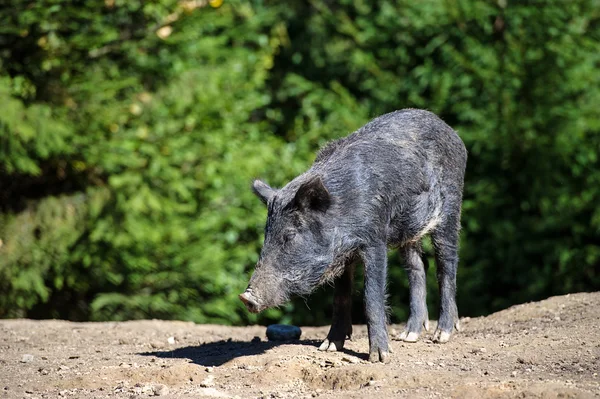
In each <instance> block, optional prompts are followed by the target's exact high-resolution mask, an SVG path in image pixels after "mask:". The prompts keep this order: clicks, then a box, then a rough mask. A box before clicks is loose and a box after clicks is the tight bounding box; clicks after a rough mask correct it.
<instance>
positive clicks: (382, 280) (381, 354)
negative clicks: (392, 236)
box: [362, 243, 390, 363]
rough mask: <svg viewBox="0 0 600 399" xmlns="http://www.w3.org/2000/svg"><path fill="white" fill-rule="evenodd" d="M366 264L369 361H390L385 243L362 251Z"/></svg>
mask: <svg viewBox="0 0 600 399" xmlns="http://www.w3.org/2000/svg"><path fill="white" fill-rule="evenodd" d="M362 257H363V262H364V264H365V294H364V295H365V298H364V301H365V314H366V316H367V330H368V332H369V361H370V362H378V361H379V362H383V363H389V361H390V353H389V352H390V351H389V347H388V333H387V316H386V313H385V285H386V277H387V276H386V275H387V247H386V245H385V244H384V243H382V244H381V245H378V246H373V247H369V248H365V249H364V250H363V251H362Z"/></svg>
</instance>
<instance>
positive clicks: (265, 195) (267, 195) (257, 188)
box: [252, 179, 275, 205]
mask: <svg viewBox="0 0 600 399" xmlns="http://www.w3.org/2000/svg"><path fill="white" fill-rule="evenodd" d="M252 191H254V194H256V196H257V197H258V198H260V200H261V201H262V202H263V203H264V204H265V205H266V204H267V202H269V200H270V199H271V198H273V195H275V190H274V189H273V188H271V186H269V185H268V184H267V183H265V182H264V181H261V180H258V179H256V180H254V182H253V183H252Z"/></svg>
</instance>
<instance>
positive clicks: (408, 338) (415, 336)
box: [398, 330, 419, 342]
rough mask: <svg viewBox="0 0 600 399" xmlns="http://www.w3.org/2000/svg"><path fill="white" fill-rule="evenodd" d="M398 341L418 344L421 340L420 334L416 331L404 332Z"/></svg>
mask: <svg viewBox="0 0 600 399" xmlns="http://www.w3.org/2000/svg"><path fill="white" fill-rule="evenodd" d="M398 339H399V340H400V341H404V342H417V341H418V340H419V333H416V332H414V331H406V330H405V331H404V332H402V334H400V335H398Z"/></svg>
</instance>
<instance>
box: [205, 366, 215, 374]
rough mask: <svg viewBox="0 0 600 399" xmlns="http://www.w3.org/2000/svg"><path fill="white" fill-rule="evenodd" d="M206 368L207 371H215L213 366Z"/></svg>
mask: <svg viewBox="0 0 600 399" xmlns="http://www.w3.org/2000/svg"><path fill="white" fill-rule="evenodd" d="M204 370H206V372H207V373H213V372H214V371H215V370H214V368H213V367H207V368H205V369H204Z"/></svg>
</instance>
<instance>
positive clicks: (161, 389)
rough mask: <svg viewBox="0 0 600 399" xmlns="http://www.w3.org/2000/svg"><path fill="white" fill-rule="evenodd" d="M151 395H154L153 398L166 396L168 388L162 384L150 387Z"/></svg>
mask: <svg viewBox="0 0 600 399" xmlns="http://www.w3.org/2000/svg"><path fill="white" fill-rule="evenodd" d="M152 393H153V394H154V396H162V395H168V394H169V387H167V386H166V385H164V384H158V385H154V386H153V387H152Z"/></svg>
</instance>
